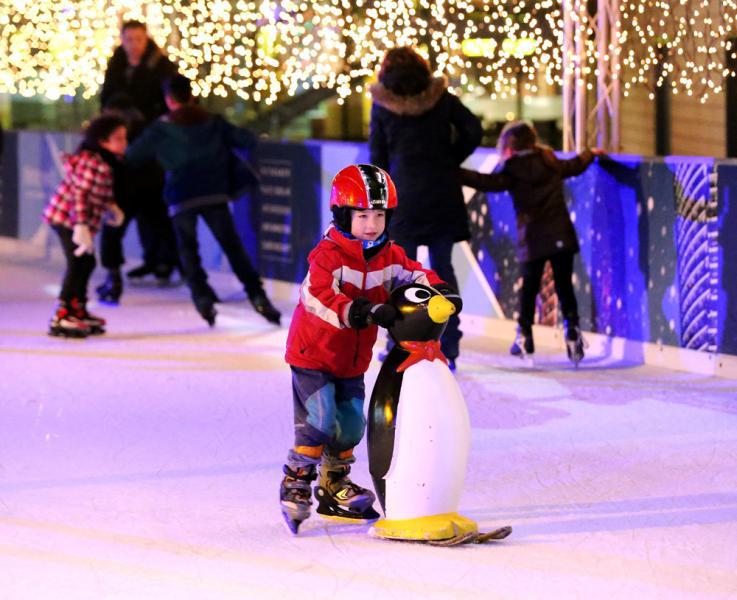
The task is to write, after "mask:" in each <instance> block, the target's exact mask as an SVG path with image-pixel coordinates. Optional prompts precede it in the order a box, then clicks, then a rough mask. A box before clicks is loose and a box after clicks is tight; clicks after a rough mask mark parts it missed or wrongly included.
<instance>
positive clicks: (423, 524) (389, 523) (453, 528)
mask: <svg viewBox="0 0 737 600" xmlns="http://www.w3.org/2000/svg"><path fill="white" fill-rule="evenodd" d="M478 530H479V528H478V525H477V524H476V521H472V520H471V519H469V518H467V517H463V516H461V515H459V514H458V513H454V512H453V513H445V514H442V515H432V516H430V517H418V518H416V519H399V520H389V519H381V520H380V521H377V522H376V523H375V524H374V526H373V527H372V528H371V529H370V530H369V535H371V536H373V537H379V538H385V539H390V540H415V541H420V542H422V541H425V542H429V541H434V540H449V539H450V538H454V537H458V536H462V535H466V534H469V533H477V532H478Z"/></svg>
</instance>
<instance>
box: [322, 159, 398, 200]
mask: <svg viewBox="0 0 737 600" xmlns="http://www.w3.org/2000/svg"><path fill="white" fill-rule="evenodd" d="M338 207H346V208H349V209H354V210H371V209H379V210H390V209H392V208H396V207H397V189H396V188H395V187H394V182H393V181H392V180H391V177H389V173H387V172H386V171H384V170H383V169H380V168H379V167H375V166H374V165H351V166H350V167H346V168H345V169H341V170H340V171H339V172H338V174H337V175H336V176H335V177H334V178H333V186H332V189H331V190H330V208H331V209H332V208H338Z"/></svg>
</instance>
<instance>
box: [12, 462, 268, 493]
mask: <svg viewBox="0 0 737 600" xmlns="http://www.w3.org/2000/svg"><path fill="white" fill-rule="evenodd" d="M277 468H278V465H277V463H273V462H272V463H265V462H262V463H253V464H248V465H246V464H240V465H214V466H211V467H204V468H201V469H172V470H169V471H151V472H144V473H128V474H116V475H96V476H95V475H92V476H89V477H70V478H60V479H46V480H41V481H17V482H7V483H0V492H20V491H27V490H45V489H61V488H76V487H81V486H89V485H92V486H106V485H120V484H127V483H138V482H143V481H161V482H163V481H172V480H180V479H195V478H200V477H202V478H211V477H229V476H231V475H246V474H248V473H256V472H259V471H273V470H275V469H277Z"/></svg>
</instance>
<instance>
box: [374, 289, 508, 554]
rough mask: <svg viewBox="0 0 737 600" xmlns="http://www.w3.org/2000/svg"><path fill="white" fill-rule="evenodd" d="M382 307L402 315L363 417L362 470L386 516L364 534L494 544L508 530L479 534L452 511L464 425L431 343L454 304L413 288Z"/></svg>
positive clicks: (466, 432) (464, 449) (459, 399)
mask: <svg viewBox="0 0 737 600" xmlns="http://www.w3.org/2000/svg"><path fill="white" fill-rule="evenodd" d="M390 302H392V303H393V304H394V306H395V307H396V308H397V309H398V310H399V312H400V314H401V315H402V316H401V318H400V319H398V320H397V321H396V323H395V325H394V326H392V327H391V328H390V330H389V331H390V334H391V335H392V337H393V338H394V340H395V342H396V343H397V345H396V346H395V347H394V348H393V349H392V351H391V352H390V353H389V355H388V356H387V357H386V359H385V361H384V364H383V366H382V368H381V371H380V373H379V376H378V378H377V380H376V384H375V387H374V391H373V394H372V396H371V403H370V405H369V413H368V421H369V423H368V447H369V469H370V471H371V476H372V478H373V481H374V486H375V489H376V492H377V495H378V497H379V501H380V503H381V506H382V508H383V510H384V514H385V517H386V518H384V519H382V520H380V521H378V522H377V523H376V524H375V525H374V526H373V527H372V528H371V530H370V534H371V535H373V536H375V537H381V538H387V539H396V540H405V541H424V542H429V543H433V544H436V545H457V544H461V543H468V542H476V543H482V542H484V541H488V540H491V539H502V538H504V537H506V536H508V535H509V534H510V533H511V528H510V527H503V528H500V529H497V530H495V531H493V532H490V533H489V534H480V533H479V531H478V525H477V524H476V522H474V521H473V520H471V519H468V518H466V517H464V516H462V515H460V514H458V512H457V507H458V503H459V500H460V496H461V493H462V491H463V483H464V479H465V472H466V466H467V462H468V453H469V449H470V437H471V427H470V423H469V419H468V411H467V409H466V404H465V401H464V399H463V396H462V394H461V391H460V388H459V387H458V384H457V382H456V380H455V378H454V377H453V375H452V373H451V372H450V370H449V369H448V366H447V364H446V359H445V357H444V356H443V354H442V352H441V351H440V344H439V342H438V340H439V338H440V336H441V334H442V333H443V330H444V329H445V325H446V323H447V320H448V318H449V316H450V315H451V314H453V312H454V306H453V304H452V303H451V302H450V301H448V300H447V299H445V298H444V297H443V296H442V295H441V294H440V293H439V292H438V291H437V290H434V289H432V288H429V287H426V286H423V285H419V284H411V285H405V286H401V287H399V288H397V289H395V290H394V291H393V292H392V295H391V300H390Z"/></svg>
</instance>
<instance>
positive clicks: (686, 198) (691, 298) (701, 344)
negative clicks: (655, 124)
mask: <svg viewBox="0 0 737 600" xmlns="http://www.w3.org/2000/svg"><path fill="white" fill-rule="evenodd" d="M674 186H675V199H676V214H677V217H676V223H675V234H676V235H675V238H676V250H677V256H678V294H679V299H680V320H681V346H682V347H683V348H690V349H693V350H702V351H704V352H716V349H717V292H716V290H717V289H718V285H717V283H718V278H719V246H718V240H717V235H718V229H717V173H716V169H715V167H714V166H713V165H711V164H708V163H682V164H680V165H678V167H677V169H676V173H675V181H674Z"/></svg>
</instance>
